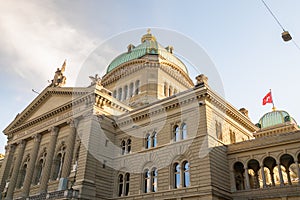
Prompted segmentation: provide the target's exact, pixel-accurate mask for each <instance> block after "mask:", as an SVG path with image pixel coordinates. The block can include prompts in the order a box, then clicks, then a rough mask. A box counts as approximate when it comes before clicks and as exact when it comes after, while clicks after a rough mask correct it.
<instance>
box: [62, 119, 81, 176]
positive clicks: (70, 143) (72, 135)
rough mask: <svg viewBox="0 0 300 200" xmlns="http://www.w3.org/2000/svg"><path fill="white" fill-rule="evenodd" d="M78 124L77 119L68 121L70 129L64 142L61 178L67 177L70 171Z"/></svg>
mask: <svg viewBox="0 0 300 200" xmlns="http://www.w3.org/2000/svg"><path fill="white" fill-rule="evenodd" d="M77 124H78V120H76V119H74V120H71V121H70V131H69V135H68V139H67V142H66V146H67V148H66V154H65V159H64V163H63V168H62V174H61V177H62V178H67V177H68V176H69V175H70V171H71V168H72V158H73V152H74V146H75V141H76V127H77Z"/></svg>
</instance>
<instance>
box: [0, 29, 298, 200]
mask: <svg viewBox="0 0 300 200" xmlns="http://www.w3.org/2000/svg"><path fill="white" fill-rule="evenodd" d="M148 40H151V41H152V43H149V44H151V45H152V46H153V44H156V43H155V42H156V39H155V38H154V37H153V36H152V35H151V33H148V34H146V35H145V36H144V37H143V38H142V42H147V41H148ZM144 46H145V48H148V47H147V45H144ZM156 46H157V48H161V47H160V46H159V45H156ZM134 48H137V49H139V52H141V47H139V46H137V47H134V46H130V51H131V52H134ZM143 48H144V47H143ZM142 50H143V49H142ZM150 50H151V51H150ZM150 50H149V51H148V50H147V49H146V50H145V52H146V53H145V55H142V57H139V58H135V59H133V60H126V62H125V61H124V63H120V61H119V60H115V61H114V63H119V66H117V67H115V66H114V67H112V66H113V65H111V71H109V72H108V73H107V74H106V75H105V76H104V77H103V78H102V80H101V81H100V80H98V79H97V81H93V83H92V84H91V85H90V86H89V87H83V88H78V87H77V88H68V87H62V86H63V85H62V84H61V82H60V81H58V79H54V80H53V82H52V83H51V85H50V86H49V87H47V88H45V89H44V91H43V92H42V93H41V94H39V96H38V97H37V98H36V99H35V100H33V102H32V103H30V104H29V106H28V107H27V108H25V110H24V111H23V112H22V113H21V114H19V115H18V116H17V117H16V119H15V120H14V121H13V122H12V123H11V124H10V125H9V126H8V127H7V128H6V129H5V130H4V134H6V135H7V137H8V141H7V146H6V152H5V158H4V159H3V161H2V162H1V168H0V192H1V198H0V199H8V200H9V199H72V198H73V199H106V200H108V199H128V200H129V199H168V200H171V199H172V200H179V199H181V200H193V199H199V200H200V199H203V200H207V199H208V200H209V199H211V200H217V199H218V200H229V199H236V200H240V199H274V200H277V199H299V198H300V195H299V189H300V185H299V184H300V182H299V175H300V172H299V171H300V170H299V160H300V148H299V144H300V135H299V131H298V130H299V128H298V126H296V125H295V124H293V123H289V122H286V123H285V124H281V125H280V124H279V125H277V126H276V127H275V129H276V131H274V130H275V129H272V128H268V129H263V128H258V127H257V126H255V125H254V124H253V123H252V122H251V121H250V120H249V118H248V116H247V113H248V111H247V110H245V109H242V110H237V109H236V108H235V107H234V106H232V105H231V104H230V103H228V102H227V101H225V100H224V99H223V98H222V97H220V96H219V95H218V94H216V93H215V92H214V91H213V90H212V89H211V88H210V87H209V84H208V79H207V77H205V76H204V75H201V76H198V77H197V83H196V85H193V83H192V81H191V79H190V78H189V77H188V74H187V73H186V71H185V69H184V68H183V67H182V65H176V63H178V61H177V60H176V59H175V58H173V57H172V56H173V55H172V51H173V48H172V51H170V48H169V47H168V48H166V51H167V52H164V51H165V50H163V49H154V50H153V49H150ZM147 52H148V53H147ZM149 52H150V53H149ZM151 52H156V53H155V54H153V53H151ZM157 52H162V53H161V54H160V53H157ZM166 55H167V56H166ZM126 58H127V57H126ZM124 59H125V58H124ZM174 60H175V61H176V62H175V61H174ZM145 61H147V62H145ZM65 67H66V64H65V63H64V65H63V67H62V69H61V70H59V69H58V71H59V72H60V73H62V72H64V70H65ZM60 75H61V76H62V77H64V76H63V74H60ZM64 81H65V77H64ZM137 81H138V82H137ZM131 83H132V87H131ZM137 83H138V84H137ZM120 88H121V89H120ZM120 92H121V94H120ZM125 93H126V94H125ZM291 127H293V128H291ZM261 169H264V170H263V172H262V170H261ZM272 177H273V178H272ZM283 194H284V195H283Z"/></svg>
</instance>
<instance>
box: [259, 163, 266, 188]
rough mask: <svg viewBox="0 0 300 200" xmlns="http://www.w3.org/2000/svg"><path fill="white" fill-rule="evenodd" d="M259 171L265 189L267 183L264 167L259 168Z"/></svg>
mask: <svg viewBox="0 0 300 200" xmlns="http://www.w3.org/2000/svg"><path fill="white" fill-rule="evenodd" d="M260 171H261V177H262V180H263V188H265V187H267V183H266V175H265V170H264V165H261V166H260Z"/></svg>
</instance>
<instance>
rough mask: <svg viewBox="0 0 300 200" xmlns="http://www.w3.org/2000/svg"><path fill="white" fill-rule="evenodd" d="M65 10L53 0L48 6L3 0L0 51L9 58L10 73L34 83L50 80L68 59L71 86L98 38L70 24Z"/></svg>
mask: <svg viewBox="0 0 300 200" xmlns="http://www.w3.org/2000/svg"><path fill="white" fill-rule="evenodd" d="M62 9H63V8H58V7H55V4H54V3H52V2H51V1H48V2H47V4H46V5H44V4H43V5H42V4H40V3H39V2H38V1H2V2H1V7H0V13H1V15H0V31H1V38H0V44H1V50H0V51H1V53H2V54H3V57H4V58H1V57H0V59H5V60H8V62H9V65H10V69H9V70H10V72H11V73H15V74H17V75H18V76H19V77H21V78H23V79H25V80H26V81H28V82H29V83H30V84H31V85H37V86H40V85H41V82H42V83H47V80H48V79H52V75H53V74H54V71H55V70H56V68H57V67H60V66H61V64H62V63H63V61H64V59H67V69H66V73H67V75H69V76H68V83H67V84H68V85H71V84H72V83H73V82H74V80H73V77H76V73H77V72H78V70H79V67H80V64H81V63H82V62H83V60H84V59H85V57H86V56H87V55H88V54H89V52H90V51H91V50H92V49H93V48H94V47H95V44H94V43H95V39H91V38H89V37H88V36H87V35H86V32H84V30H79V29H78V28H76V25H74V24H69V23H68V22H67V20H65V19H64V16H63V13H64V12H62ZM0 62H1V60H0ZM5 67H7V66H5ZM6 70H7V69H6Z"/></svg>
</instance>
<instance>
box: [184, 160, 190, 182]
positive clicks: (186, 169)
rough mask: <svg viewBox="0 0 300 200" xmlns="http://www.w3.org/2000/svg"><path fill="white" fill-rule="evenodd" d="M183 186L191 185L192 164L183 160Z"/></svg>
mask: <svg viewBox="0 0 300 200" xmlns="http://www.w3.org/2000/svg"><path fill="white" fill-rule="evenodd" d="M182 166H183V187H189V186H190V164H189V162H187V161H185V162H183V165H182Z"/></svg>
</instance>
